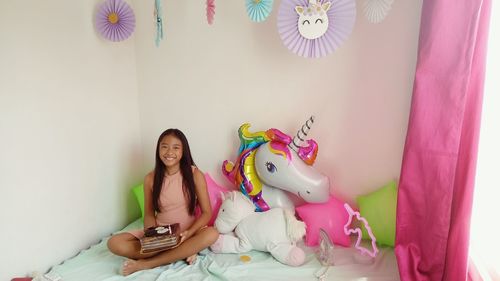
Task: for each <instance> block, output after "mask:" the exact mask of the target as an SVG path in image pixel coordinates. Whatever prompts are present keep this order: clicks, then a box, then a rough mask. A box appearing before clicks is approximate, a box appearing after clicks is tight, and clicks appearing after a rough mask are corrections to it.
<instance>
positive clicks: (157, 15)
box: [154, 0, 163, 47]
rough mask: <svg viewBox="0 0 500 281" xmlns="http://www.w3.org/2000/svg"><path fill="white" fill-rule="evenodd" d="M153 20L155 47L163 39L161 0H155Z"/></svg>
mask: <svg viewBox="0 0 500 281" xmlns="http://www.w3.org/2000/svg"><path fill="white" fill-rule="evenodd" d="M154 16H155V21H156V39H155V44H156V47H158V46H160V41H161V40H163V13H162V8H161V0H155V11H154Z"/></svg>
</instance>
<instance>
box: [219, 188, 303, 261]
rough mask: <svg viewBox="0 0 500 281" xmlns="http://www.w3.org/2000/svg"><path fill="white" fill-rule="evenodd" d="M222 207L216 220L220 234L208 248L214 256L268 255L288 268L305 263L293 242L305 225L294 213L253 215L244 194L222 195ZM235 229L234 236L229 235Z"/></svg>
mask: <svg viewBox="0 0 500 281" xmlns="http://www.w3.org/2000/svg"><path fill="white" fill-rule="evenodd" d="M222 200H223V202H222V205H221V207H220V209H219V213H218V214H217V219H216V220H215V224H214V225H215V227H216V228H217V230H218V231H219V232H220V233H221V235H219V239H218V240H217V241H216V242H215V243H214V244H213V245H212V246H211V247H210V248H211V249H212V251H213V252H215V253H245V252H249V251H250V250H258V251H264V252H270V253H271V255H272V256H273V257H274V258H275V259H277V260H278V261H279V262H281V263H283V264H287V265H291V266H299V265H301V264H303V263H304V260H305V253H304V251H303V250H302V249H301V248H299V247H297V246H296V245H295V243H296V242H297V241H299V240H300V239H302V237H303V236H304V235H305V233H306V225H305V224H304V223H303V222H301V221H298V220H297V219H296V218H295V216H294V214H293V211H290V210H287V209H282V208H273V209H270V210H269V211H266V212H255V205H254V204H253V202H252V201H251V200H250V199H248V198H247V197H246V196H245V195H244V194H243V193H241V192H237V191H232V192H230V193H229V194H226V195H224V194H222ZM233 230H234V234H235V235H232V234H231V232H232V231H233Z"/></svg>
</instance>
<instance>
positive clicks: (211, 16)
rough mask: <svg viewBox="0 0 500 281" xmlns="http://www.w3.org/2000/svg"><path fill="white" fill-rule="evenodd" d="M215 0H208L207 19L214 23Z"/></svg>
mask: <svg viewBox="0 0 500 281" xmlns="http://www.w3.org/2000/svg"><path fill="white" fill-rule="evenodd" d="M214 16H215V0H207V21H208V24H213V23H214Z"/></svg>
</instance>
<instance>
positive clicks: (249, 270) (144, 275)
mask: <svg viewBox="0 0 500 281" xmlns="http://www.w3.org/2000/svg"><path fill="white" fill-rule="evenodd" d="M140 227H142V223H141V221H140V220H137V221H135V222H133V223H131V224H130V225H128V226H127V227H126V228H125V229H124V230H127V229H134V228H140ZM107 239H108V238H105V239H103V240H102V241H101V242H100V243H98V244H97V245H94V246H92V247H90V248H89V249H87V250H84V251H82V252H81V253H80V254H78V255H77V256H75V257H73V258H71V259H69V260H67V261H65V262H64V263H62V264H60V265H57V266H54V267H53V268H52V269H51V273H55V274H57V275H59V276H61V277H62V280H63V281H115V280H137V281H166V280H196V281H199V280H237V281H247V280H248V281H251V280H256V281H264V280H266V281H267V280H270V281H273V280H276V281H278V280H283V281H294V280H297V281H298V280H300V281H307V280H318V278H316V277H315V274H316V273H318V272H320V271H321V269H322V266H321V264H320V263H319V262H318V260H317V259H316V255H315V254H314V249H313V248H309V247H305V246H301V247H302V248H304V250H305V251H306V254H307V258H306V263H305V264H304V265H302V266H300V267H289V266H286V265H283V264H281V263H279V262H277V261H276V260H275V259H274V258H273V257H272V256H270V255H269V254H268V253H264V252H258V251H252V252H249V253H245V254H244V255H247V256H249V257H250V258H251V259H250V261H249V262H242V261H241V260H240V256H241V255H239V254H214V253H212V252H211V251H209V250H205V251H203V252H202V253H200V255H199V257H198V259H197V261H196V263H195V264H193V265H187V264H186V263H185V262H182V261H179V262H176V263H174V264H170V265H166V266H161V267H157V268H154V269H150V270H144V271H140V272H136V273H134V274H131V275H129V276H126V277H124V276H121V275H120V274H119V269H120V267H121V264H122V263H123V261H124V258H121V257H118V256H115V255H113V254H112V253H110V252H109V251H108V249H107V247H106V242H107ZM337 251H338V252H337V253H338V258H339V260H344V262H343V263H344V264H343V265H336V266H332V267H330V268H329V269H328V272H327V276H326V278H325V279H324V280H331V281H333V280H335V281H353V280H356V281H398V280H399V273H398V269H397V263H396V258H395V256H394V251H393V249H392V248H382V249H380V253H379V254H378V255H377V257H376V258H375V260H374V262H373V263H371V264H359V263H352V262H345V261H350V260H352V257H353V255H355V253H356V250H355V249H354V248H341V247H339V248H338V250H337Z"/></svg>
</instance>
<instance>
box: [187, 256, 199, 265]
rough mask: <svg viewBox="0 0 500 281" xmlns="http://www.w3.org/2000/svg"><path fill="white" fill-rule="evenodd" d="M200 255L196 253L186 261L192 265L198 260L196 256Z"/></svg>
mask: <svg viewBox="0 0 500 281" xmlns="http://www.w3.org/2000/svg"><path fill="white" fill-rule="evenodd" d="M197 257H198V254H194V255H192V256H189V257H187V258H186V262H187V263H188V264H189V265H192V264H194V263H195V262H196V258H197Z"/></svg>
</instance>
